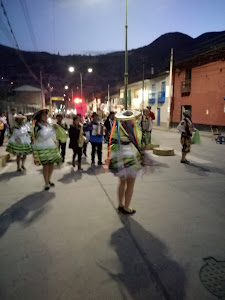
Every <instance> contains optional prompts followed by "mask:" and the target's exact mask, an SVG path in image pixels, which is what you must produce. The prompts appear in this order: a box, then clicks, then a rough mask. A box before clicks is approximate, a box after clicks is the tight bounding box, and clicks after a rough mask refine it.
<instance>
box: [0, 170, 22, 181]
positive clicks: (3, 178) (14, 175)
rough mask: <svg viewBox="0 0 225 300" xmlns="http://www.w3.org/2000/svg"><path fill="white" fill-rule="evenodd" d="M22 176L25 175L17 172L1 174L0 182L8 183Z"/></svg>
mask: <svg viewBox="0 0 225 300" xmlns="http://www.w3.org/2000/svg"><path fill="white" fill-rule="evenodd" d="M24 175H26V173H25V172H17V171H13V172H8V173H3V174H1V175H0V181H8V180H10V179H13V178H17V177H21V176H24Z"/></svg>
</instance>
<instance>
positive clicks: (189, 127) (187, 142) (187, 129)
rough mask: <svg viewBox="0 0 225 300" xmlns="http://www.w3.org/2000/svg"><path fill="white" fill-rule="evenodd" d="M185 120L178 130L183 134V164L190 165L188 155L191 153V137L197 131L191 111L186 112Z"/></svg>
mask: <svg viewBox="0 0 225 300" xmlns="http://www.w3.org/2000/svg"><path fill="white" fill-rule="evenodd" d="M183 115H184V118H183V120H182V121H181V122H180V124H179V125H178V126H177V129H178V130H179V132H180V133H181V140H180V142H181V145H182V158H181V161H180V162H181V163H182V164H189V163H190V162H189V161H188V160H187V159H186V156H187V154H188V153H189V152H190V151H191V137H192V132H193V131H196V129H195V128H194V125H193V123H192V120H191V112H190V110H185V112H184V113H183Z"/></svg>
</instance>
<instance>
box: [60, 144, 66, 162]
mask: <svg viewBox="0 0 225 300" xmlns="http://www.w3.org/2000/svg"><path fill="white" fill-rule="evenodd" d="M61 155H62V161H63V162H64V161H65V155H66V143H61Z"/></svg>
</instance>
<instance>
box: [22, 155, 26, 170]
mask: <svg viewBox="0 0 225 300" xmlns="http://www.w3.org/2000/svg"><path fill="white" fill-rule="evenodd" d="M26 158H27V156H26V154H24V155H23V156H22V169H24V170H26V168H25V166H24V165H25V161H26Z"/></svg>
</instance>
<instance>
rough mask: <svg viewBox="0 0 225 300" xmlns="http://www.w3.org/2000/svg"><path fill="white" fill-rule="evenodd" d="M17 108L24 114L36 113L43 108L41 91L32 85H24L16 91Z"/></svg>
mask: <svg viewBox="0 0 225 300" xmlns="http://www.w3.org/2000/svg"><path fill="white" fill-rule="evenodd" d="M14 92H15V97H14V99H15V107H16V108H17V110H18V111H19V110H21V111H22V112H23V113H26V112H34V111H36V110H37V109H39V108H41V107H42V93H41V89H39V88H36V87H34V86H31V85H22V86H20V87H18V88H15V89H14Z"/></svg>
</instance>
